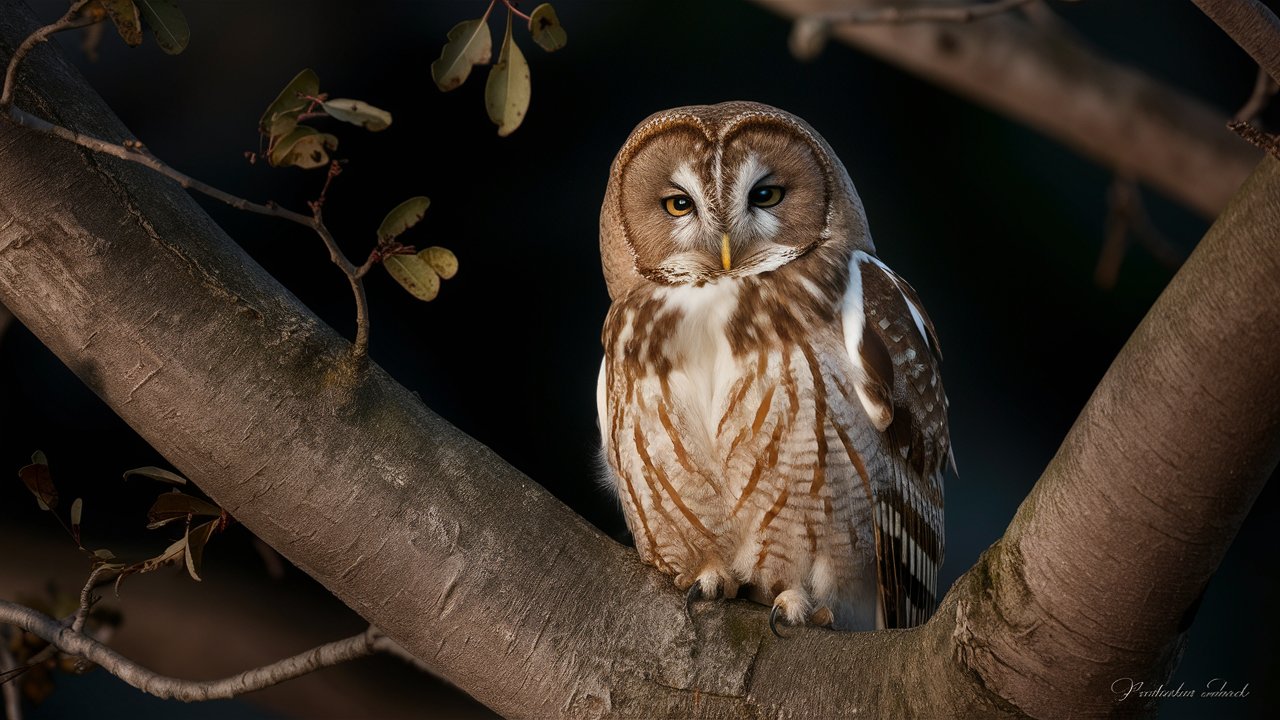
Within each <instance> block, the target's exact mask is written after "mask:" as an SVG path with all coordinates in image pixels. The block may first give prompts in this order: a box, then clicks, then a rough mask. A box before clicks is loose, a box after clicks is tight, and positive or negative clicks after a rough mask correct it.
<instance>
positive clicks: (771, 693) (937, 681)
mask: <svg viewBox="0 0 1280 720" xmlns="http://www.w3.org/2000/svg"><path fill="white" fill-rule="evenodd" d="M3 7H4V8H5V10H6V12H3V13H0V53H7V52H10V51H11V48H12V47H14V45H15V44H16V40H17V39H20V38H22V37H24V36H25V35H26V33H28V32H30V29H31V27H32V25H33V23H32V21H31V19H30V16H29V15H28V13H27V12H26V11H25V10H23V9H21V7H20V6H18V5H15V3H14V2H13V0H4V3H3ZM11 8H12V9H14V11H12V12H10V11H9V10H10V9H11ZM997 20H999V18H993V19H990V20H986V21H984V23H991V22H996V21H997ZM29 62H30V65H28V66H27V67H28V68H29V71H30V75H29V77H30V78H33V79H34V80H35V81H37V82H38V87H39V94H38V95H37V94H33V93H29V94H28V96H29V99H30V101H31V102H30V103H29V104H36V105H39V106H40V107H41V109H42V111H44V112H46V113H50V114H53V115H56V116H58V117H57V119H58V122H59V124H62V125H64V126H66V127H71V128H74V129H76V130H78V131H82V132H87V133H92V134H94V135H97V136H100V137H119V136H122V135H123V133H124V129H123V128H122V127H121V126H120V124H119V121H118V120H117V119H116V118H115V116H114V115H113V114H112V113H111V112H110V110H109V109H108V108H107V107H106V106H105V105H104V104H103V103H102V101H101V99H99V98H98V97H97V96H96V95H95V94H94V93H93V92H92V91H91V90H89V89H88V88H87V87H86V86H85V85H84V83H83V81H82V80H81V79H80V78H79V77H78V76H77V75H76V74H75V72H74V70H72V69H71V68H70V67H68V66H67V65H66V63H65V62H63V61H61V60H60V59H58V58H57V57H56V56H55V55H54V54H53V53H51V52H43V51H37V52H35V53H33V55H32V57H31V59H30V61H29ZM24 102H26V101H25V100H24ZM0 168H2V169H0V301H2V302H3V303H5V304H6V305H8V306H9V307H10V308H11V309H12V310H13V311H14V312H15V314H16V315H17V316H18V317H19V318H20V319H21V320H22V322H23V323H24V324H25V325H26V326H27V327H28V328H30V329H31V330H32V332H34V333H35V334H36V335H37V336H38V337H40V339H41V340H42V341H43V342H44V343H45V344H46V345H48V346H49V347H50V348H51V349H52V350H53V351H54V352H55V353H56V354H58V355H59V357H61V358H62V359H63V361H64V362H66V363H67V364H68V365H69V366H70V367H71V368H72V369H73V370H74V371H75V372H76V373H77V374H78V375H79V376H80V377H81V378H82V379H83V380H84V381H85V382H86V383H87V384H88V385H89V386H90V387H92V388H93V389H94V390H95V391H96V392H97V393H98V394H99V395H100V396H101V397H102V398H103V399H104V401H106V402H107V403H108V404H109V405H110V406H111V407H112V408H113V409H115V411H116V412H118V413H119V414H120V415H121V417H123V418H124V419H125V420H126V421H128V422H129V423H130V424H131V425H132V426H133V427H134V428H135V429H137V430H138V431H139V432H140V433H141V434H142V436H143V437H144V438H146V439H147V440H148V442H150V443H152V445H153V446H154V447H155V448H156V449H157V450H159V451H160V452H161V453H163V454H164V455H165V456H166V457H167V458H168V459H169V460H170V461H171V462H173V464H174V465H175V466H177V467H178V468H179V469H180V470H181V471H182V472H183V473H184V474H185V475H187V476H188V477H190V478H192V479H193V480H194V481H195V482H196V483H197V484H199V486H200V487H201V488H202V489H204V490H205V491H207V492H208V493H209V494H210V495H212V496H213V497H214V498H215V499H216V500H217V501H218V502H219V504H221V505H222V506H223V507H225V508H228V510H230V511H231V512H232V514H234V515H235V516H236V517H237V518H238V519H239V520H241V521H242V522H243V523H244V524H245V525H246V526H248V527H249V528H250V529H251V530H253V531H254V532H255V534H257V535H259V536H260V537H262V538H263V539H264V540H266V541H267V542H268V543H270V544H271V545H272V547H274V548H276V549H277V550H279V551H280V552H281V553H282V554H283V555H285V556H286V557H288V558H289V559H290V560H291V561H293V562H294V563H295V564H297V565H298V566H299V567H301V568H302V569H303V570H305V571H306V572H308V573H309V574H311V575H312V576H313V577H315V578H316V579H318V580H319V581H320V582H322V583H323V584H324V585H325V586H326V587H327V588H328V589H330V590H331V591H332V592H334V593H335V594H336V595H337V596H338V597H339V598H341V599H342V600H343V601H344V602H346V603H347V604H348V605H350V606H351V607H352V608H353V609H355V610H356V611H358V612H359V613H360V614H362V615H363V616H364V617H365V618H366V619H367V620H369V621H370V622H371V624H374V625H376V626H377V627H379V628H381V629H382V630H383V631H384V632H386V634H387V635H388V636H389V637H391V638H393V639H394V641H395V642H397V643H398V644H399V645H401V646H402V647H403V648H404V649H405V650H406V651H407V652H409V653H411V654H412V655H413V656H414V657H416V658H418V660H420V661H422V662H423V663H424V664H425V665H427V666H428V667H431V668H433V669H434V670H435V671H437V672H438V673H439V674H440V675H442V676H444V677H445V678H447V679H449V680H450V681H452V682H454V683H455V684H457V685H459V686H460V687H462V688H464V689H465V690H467V691H468V692H469V693H471V694H472V695H473V696H475V697H476V698H477V699H479V700H481V701H482V702H484V703H486V704H487V705H489V706H490V707H493V708H494V709H495V710H498V711H499V712H502V713H504V714H507V715H511V716H517V717H546V716H553V715H571V716H592V717H596V716H624V715H629V716H636V715H644V716H672V715H674V716H693V715H697V716H705V717H742V716H744V715H745V716H752V715H780V714H788V713H789V714H793V715H797V716H837V715H852V714H855V713H857V714H860V715H872V716H875V715H881V716H902V715H914V716H921V717H935V716H957V715H980V716H986V717H998V716H1012V715H1017V714H1019V713H1022V712H1027V713H1032V714H1061V713H1062V712H1064V711H1067V712H1074V713H1077V714H1080V715H1095V714H1101V713H1109V712H1115V711H1116V710H1117V706H1116V704H1115V703H1116V699H1115V697H1114V696H1113V695H1112V694H1111V691H1110V687H1109V684H1110V683H1111V682H1112V681H1114V680H1115V679H1116V678H1117V677H1126V676H1128V677H1134V678H1143V679H1150V680H1152V681H1155V680H1162V679H1164V678H1166V677H1167V676H1168V673H1169V672H1170V670H1171V666H1172V662H1173V660H1174V658H1176V655H1177V648H1178V646H1179V643H1180V642H1181V638H1182V633H1183V632H1184V631H1185V629H1186V626H1187V625H1188V624H1189V623H1190V621H1191V618H1192V616H1193V615H1194V611H1193V607H1194V601H1195V599H1196V597H1198V594H1199V592H1200V589H1201V588H1202V587H1203V585H1204V583H1205V582H1206V581H1207V579H1208V577H1209V576H1210V574H1211V573H1212V572H1213V570H1214V568H1215V567H1216V566H1217V563H1218V560H1219V559H1220V558H1221V555H1222V553H1223V552H1224V551H1225V548H1226V546H1227V544H1228V543H1229V542H1230V540H1231V538H1232V537H1233V536H1234V534H1235V532H1236V530H1237V529H1238V527H1239V524H1240V522H1241V520H1242V518H1243V517H1244V514H1245V513H1246V512H1247V510H1248V507H1249V504H1250V503H1251V502H1252V499H1253V498H1254V497H1255V496H1256V494H1257V492H1258V491H1259V489H1260V488H1261V487H1262V484H1263V483H1264V482H1265V479H1266V477H1267V475H1268V474H1269V473H1270V471H1271V469H1272V468H1274V467H1275V464H1276V462H1277V458H1280V386H1277V385H1276V383H1274V378H1275V377H1276V376H1277V375H1278V374H1280V353H1277V352H1274V350H1275V338H1276V337H1277V336H1280V305H1277V304H1276V303H1273V302H1263V301H1260V299H1266V298H1274V297H1277V296H1280V237H1278V236H1277V233H1276V232H1275V230H1274V228H1276V227H1280V201H1278V198H1280V162H1276V161H1273V160H1270V159H1268V160H1265V161H1264V162H1263V163H1262V165H1261V166H1260V167H1259V169H1258V171H1257V172H1256V173H1255V175H1254V176H1253V178H1252V179H1251V180H1250V181H1249V182H1248V183H1246V184H1245V185H1244V187H1243V188H1241V190H1240V193H1239V196H1238V197H1237V198H1236V200H1235V201H1234V202H1233V203H1232V204H1231V206H1230V207H1229V208H1228V209H1227V210H1226V212H1224V213H1223V214H1222V216H1221V218H1220V219H1219V220H1218V222H1217V223H1215V225H1214V227H1213V228H1212V229H1211V230H1210V232H1209V234H1208V235H1207V236H1206V237H1205V239H1204V240H1203V241H1202V242H1201V244H1200V246H1199V247H1198V248H1197V250H1196V251H1195V253H1193V254H1192V256H1191V258H1190V259H1189V260H1188V261H1187V263H1186V265H1184V267H1183V269H1182V270H1181V271H1180V272H1179V273H1178V275H1177V276H1176V278H1175V279H1174V281H1173V282H1172V283H1171V285H1170V287H1169V289H1168V290H1167V291H1166V292H1165V294H1164V295H1162V297H1161V298H1160V299H1159V301H1158V302H1157V303H1156V305H1155V307H1154V308H1153V309H1152V311H1151V314H1150V315H1149V317H1148V318H1147V319H1146V320H1145V321H1144V323H1143V324H1142V326H1141V327H1140V328H1139V329H1138V331H1137V332H1135V334H1134V337H1133V339H1132V340H1131V342H1130V343H1129V344H1128V345H1127V346H1126V348H1125V350H1124V351H1123V352H1122V354H1121V355H1120V357H1119V358H1118V359H1117V361H1116V363H1115V365H1114V366H1113V368H1112V369H1111V371H1109V372H1108V374H1107V376H1106V378H1104V380H1103V381H1102V383H1101V384H1100V385H1099V387H1098V389H1097V391H1096V392H1095V394H1094V397H1093V398H1092V400H1091V401H1090V403H1089V405H1088V406H1087V407H1086V408H1085V409H1084V411H1083V412H1082V414H1081V416H1080V419H1079V420H1078V421H1077V423H1076V425H1075V427H1074V428H1073V430H1072V431H1071V433H1070V435H1069V436H1068V438H1067V440H1066V442H1065V443H1064V445H1063V447H1062V449H1061V450H1060V451H1059V453H1058V455H1057V457H1056V458H1055V459H1054V461H1053V462H1052V463H1051V465H1050V466H1049V467H1048V468H1047V470H1046V472H1045V474H1044V476H1043V478H1042V479H1041V482H1040V483H1039V484H1037V486H1036V489H1035V491H1034V492H1033V493H1032V495H1031V496H1030V497H1029V498H1028V499H1027V501H1026V502H1025V503H1024V504H1023V506H1022V508H1020V510H1019V512H1018V514H1017V515H1016V516H1015V518H1014V519H1013V522H1012V523H1011V524H1010V528H1009V531H1008V532H1007V533H1006V535H1005V537H1004V538H1003V539H1002V540H1001V541H1000V542H998V543H997V544H996V545H995V546H993V548H992V549H991V550H989V551H988V552H987V553H986V554H984V556H983V557H982V558H981V559H980V561H979V562H978V564H977V565H976V566H975V567H974V568H973V569H972V570H970V571H969V572H968V573H966V574H965V575H964V576H963V577H962V578H961V580H960V581H958V582H957V584H956V586H955V587H954V588H953V589H952V591H951V592H950V593H949V594H948V595H947V597H946V598H945V599H944V601H943V603H942V607H941V608H940V609H939V611H938V613H937V614H936V615H935V617H934V618H933V619H932V620H931V621H930V622H929V623H928V624H926V625H925V626H923V627H921V628H916V629H912V630H906V631H894V632H880V633H859V634H842V633H832V632H826V631H821V630H814V629H806V630H796V631H795V632H794V633H793V635H792V636H790V637H788V639H786V640H783V641H779V640H776V639H775V638H772V637H771V636H770V635H769V633H768V629H767V621H766V615H767V613H766V612H765V610H764V609H763V608H760V607H757V606H753V605H750V604H748V603H741V602H733V603H718V604H708V605H707V606H705V607H699V608H697V609H696V611H695V613H694V617H693V618H692V619H691V618H688V617H686V615H685V611H684V603H683V598H682V597H681V596H680V595H679V594H678V593H677V592H676V591H675V590H674V589H673V587H672V584H671V582H670V580H669V578H667V577H665V576H662V575H660V574H658V573H656V572H655V571H653V570H652V569H650V568H647V567H645V566H643V565H641V564H640V563H639V561H638V560H637V558H636V556H635V553H634V551H633V550H631V549H630V548H625V547H622V546H620V545H618V544H616V543H613V542H611V541H610V540H608V539H607V538H604V537H603V536H601V535H600V534H599V533H598V532H597V531H595V530H594V529H593V528H591V527H590V526H589V525H587V523H586V522H585V521H583V520H582V519H581V518H579V517H578V516H576V515H575V514H573V513H572V512H571V511H570V510H569V509H568V508H566V507H564V506H563V505H562V504H560V503H559V502H557V501H556V500H555V499H554V498H552V497H551V496H550V495H549V494H548V493H546V492H545V491H544V490H543V489H542V488H541V487H539V486H538V485H537V484H535V483H533V482H532V481H530V480H529V479H528V478H526V477H524V476H523V475H522V474H520V473H519V472H518V471H516V470H514V469H513V468H511V467H510V466H509V465H507V464H506V463H504V462H503V461H502V460H501V459H500V458H498V457H496V456H495V455H494V454H493V453H492V452H491V451H489V450H488V449H487V448H485V447H483V446H482V445H480V444H479V443H477V442H476V441H475V440H473V439H471V438H469V437H467V436H466V435H464V434H463V433H461V432H460V431H458V430H457V429H456V428H454V427H452V426H451V425H449V424H448V423H447V422H445V421H443V420H442V419H440V418H439V417H438V416H436V415H435V414H433V413H432V412H431V411H430V410H428V409H427V408H426V407H424V406H423V405H422V404H421V402H420V401H419V400H418V399H417V398H415V397H414V396H413V395H412V394H410V393H409V392H408V391H407V390H405V389H404V388H402V387H400V386H399V385H397V384H396V383H395V382H394V381H393V380H392V379H391V378H389V377H388V376H387V375H386V374H385V373H384V372H383V371H382V370H381V369H379V368H378V367H376V366H372V365H371V366H369V367H368V368H367V369H366V370H364V371H359V372H357V371H352V370H350V369H346V370H344V369H343V368H345V367H346V366H344V365H343V364H342V363H341V359H342V358H343V357H345V356H346V353H347V348H348V345H347V343H346V342H345V341H343V340H342V339H341V338H339V337H338V336H337V335H336V334H335V333H334V332H333V331H332V330H330V329H329V328H327V327H325V326H324V325H323V324H322V323H320V322H319V320H317V319H316V318H315V317H314V316H313V315H312V314H311V313H309V312H308V311H307V310H306V308H304V307H302V306H301V305H300V304H299V303H298V301H297V300H296V299H294V298H293V297H292V296H291V295H289V294H288V292H287V291H285V290H284V289H283V288H281V287H280V286H279V284H278V283H276V282H275V281H274V280H273V279H272V278H270V277H269V276H268V275H267V274H266V273H265V272H264V271H263V270H262V269H261V268H260V267H258V266H257V265H256V264H254V263H253V262H252V261H251V260H250V259H249V258H247V257H246V256H245V255H244V253H243V252H241V251H240V250H239V249H238V248H237V247H236V246H235V244H234V243H233V242H231V240H230V239H229V238H227V237H226V236H225V234H223V233H222V231H221V230H220V229H219V228H218V227H217V226H216V225H214V224H213V223H212V221H211V220H210V219H209V218H208V217H207V216H206V215H205V214H204V212H203V211H202V210H201V209H200V208H199V207H198V206H197V205H196V204H195V203H194V202H193V201H192V200H191V198H189V197H188V196H187V195H186V194H185V193H183V192H182V191H181V189H180V188H179V187H178V186H176V185H175V184H173V183H171V182H169V181H167V180H165V179H163V178H160V177H157V176H155V175H153V174H151V173H149V172H147V171H144V170H142V169H140V168H137V167H134V166H131V165H129V164H126V163H121V162H119V161H117V160H115V159H111V158H102V157H99V156H96V155H92V154H86V153H83V152H81V151H79V150H77V149H75V148H73V147H71V146H68V145H66V144H64V143H61V142H58V141H56V140H54V139H51V138H46V137H43V136H38V135H35V134H33V133H31V132H29V131H28V130H26V129H24V128H20V127H15V126H12V125H0ZM126 279H127V281H126ZM1050 668H1052V669H1053V671H1054V672H1052V673H1050V672H1049V669H1050ZM801 669H802V672H801ZM800 677H802V678H803V680H802V681H799V680H798V678H800ZM1127 702H1133V703H1136V702H1144V701H1141V700H1138V699H1137V698H1133V699H1131V700H1129V701H1127ZM1135 709H1141V708H1137V707H1135Z"/></svg>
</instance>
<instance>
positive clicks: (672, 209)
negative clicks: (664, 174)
mask: <svg viewBox="0 0 1280 720" xmlns="http://www.w3.org/2000/svg"><path fill="white" fill-rule="evenodd" d="M662 207H664V208H666V209H667V214H668V215H670V216H672V217H684V216H685V215H688V214H689V213H691V212H693V198H691V197H689V196H688V195H672V196H671V197H668V198H663V199H662Z"/></svg>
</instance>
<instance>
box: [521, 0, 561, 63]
mask: <svg viewBox="0 0 1280 720" xmlns="http://www.w3.org/2000/svg"><path fill="white" fill-rule="evenodd" d="M529 32H531V33H533V41H534V42H536V43H538V46H539V47H541V48H542V49H543V50H546V51H547V52H555V51H557V50H559V49H561V48H563V47H564V46H565V45H566V44H567V43H568V42H569V36H568V34H566V33H565V31H564V27H562V26H561V25H560V18H558V17H556V9H555V8H553V7H551V3H543V4H541V5H539V6H538V7H536V8H534V9H533V12H531V13H529Z"/></svg>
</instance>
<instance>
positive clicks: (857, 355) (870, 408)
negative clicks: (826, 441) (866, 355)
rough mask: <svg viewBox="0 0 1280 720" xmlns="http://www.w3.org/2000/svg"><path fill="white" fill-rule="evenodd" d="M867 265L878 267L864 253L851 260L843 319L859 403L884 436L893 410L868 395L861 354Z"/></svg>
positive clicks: (841, 315)
mask: <svg viewBox="0 0 1280 720" xmlns="http://www.w3.org/2000/svg"><path fill="white" fill-rule="evenodd" d="M864 262H876V263H877V264H878V261H876V259H875V258H873V257H871V256H870V255H868V254H867V253H865V252H863V251H861V250H858V251H856V252H854V253H853V257H851V258H849V286H848V287H847V288H845V291H844V303H843V305H842V307H841V311H840V319H841V324H842V325H843V326H844V348H845V351H846V352H847V353H848V354H849V362H851V363H853V367H854V368H856V369H857V371H858V377H857V380H856V381H855V382H854V389H855V390H856V391H857V393H858V400H860V401H861V402H862V408H863V410H866V412H867V417H869V418H871V424H872V425H874V426H875V428H876V430H878V431H880V432H884V429H885V428H887V427H889V423H890V422H892V421H893V407H892V406H887V405H885V404H884V403H883V402H881V401H879V400H878V399H876V398H874V397H872V396H871V395H870V394H869V393H867V390H866V380H867V371H866V368H864V367H863V366H862V353H861V352H859V350H858V349H859V347H860V346H861V345H862V332H863V330H864V329H865V327H866V322H867V316H866V312H865V309H864V308H863V302H862V268H861V267H859V266H860V265H861V264H862V263H864Z"/></svg>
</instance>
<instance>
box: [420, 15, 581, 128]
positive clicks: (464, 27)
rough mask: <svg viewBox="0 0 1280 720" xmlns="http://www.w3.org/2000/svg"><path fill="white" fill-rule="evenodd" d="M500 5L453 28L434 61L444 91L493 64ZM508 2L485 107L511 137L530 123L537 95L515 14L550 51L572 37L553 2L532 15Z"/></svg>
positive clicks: (433, 75) (434, 75) (436, 78)
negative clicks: (493, 20)
mask: <svg viewBox="0 0 1280 720" xmlns="http://www.w3.org/2000/svg"><path fill="white" fill-rule="evenodd" d="M496 4H497V0H493V2H490V3H489V8H488V10H486V11H485V13H484V15H483V16H481V17H479V18H476V19H474V20H465V21H463V22H460V23H458V24H457V25H455V26H454V27H453V29H452V30H450V31H449V36H448V42H446V43H445V45H444V48H443V49H442V50H441V51H440V57H439V58H438V59H437V60H436V61H435V62H433V63H431V79H432V80H434V81H435V83H436V87H438V88H440V90H441V91H442V92H449V91H450V90H454V89H456V88H458V87H460V86H461V85H462V83H463V82H465V81H466V79H467V78H468V77H469V76H470V75H471V69H472V68H473V67H475V66H477V65H488V64H489V62H490V60H492V58H493V37H492V34H491V33H490V31H489V15H490V13H492V11H493V8H494V6H495V5H496ZM503 4H504V5H506V6H507V29H506V32H505V34H504V35H503V39H502V48H501V50H500V51H499V53H498V61H497V62H496V63H494V64H493V65H492V66H491V67H490V69H489V78H488V80H487V81H486V82H485V86H484V105H485V109H486V110H487V111H488V113H489V119H490V120H491V121H493V124H494V125H497V126H498V135H500V136H502V137H506V136H507V135H510V134H511V133H513V132H515V130H516V128H518V127H520V123H522V122H524V118H525V114H526V113H527V112H528V110H529V98H530V96H531V95H532V85H531V83H530V76H529V63H528V61H527V60H525V57H524V53H523V52H521V50H520V46H519V45H517V44H516V43H515V40H514V39H513V38H512V27H513V25H514V24H515V16H516V15H517V14H519V15H520V16H521V17H524V18H527V20H528V27H529V33H530V35H531V37H532V38H533V41H534V42H535V43H536V44H537V45H538V46H539V47H541V48H542V49H543V50H546V51H547V52H555V51H556V50H559V49H561V48H563V47H564V46H565V44H566V43H567V42H568V35H567V34H566V33H565V30H564V27H563V26H561V25H560V18H559V17H557V16H556V11H555V8H553V7H552V6H551V5H550V3H543V4H542V5H539V6H538V7H536V8H534V11H533V13H531V14H530V15H527V16H526V15H523V14H522V13H519V12H518V11H517V10H516V9H515V7H514V5H513V3H511V2H510V1H509V0H503Z"/></svg>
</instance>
